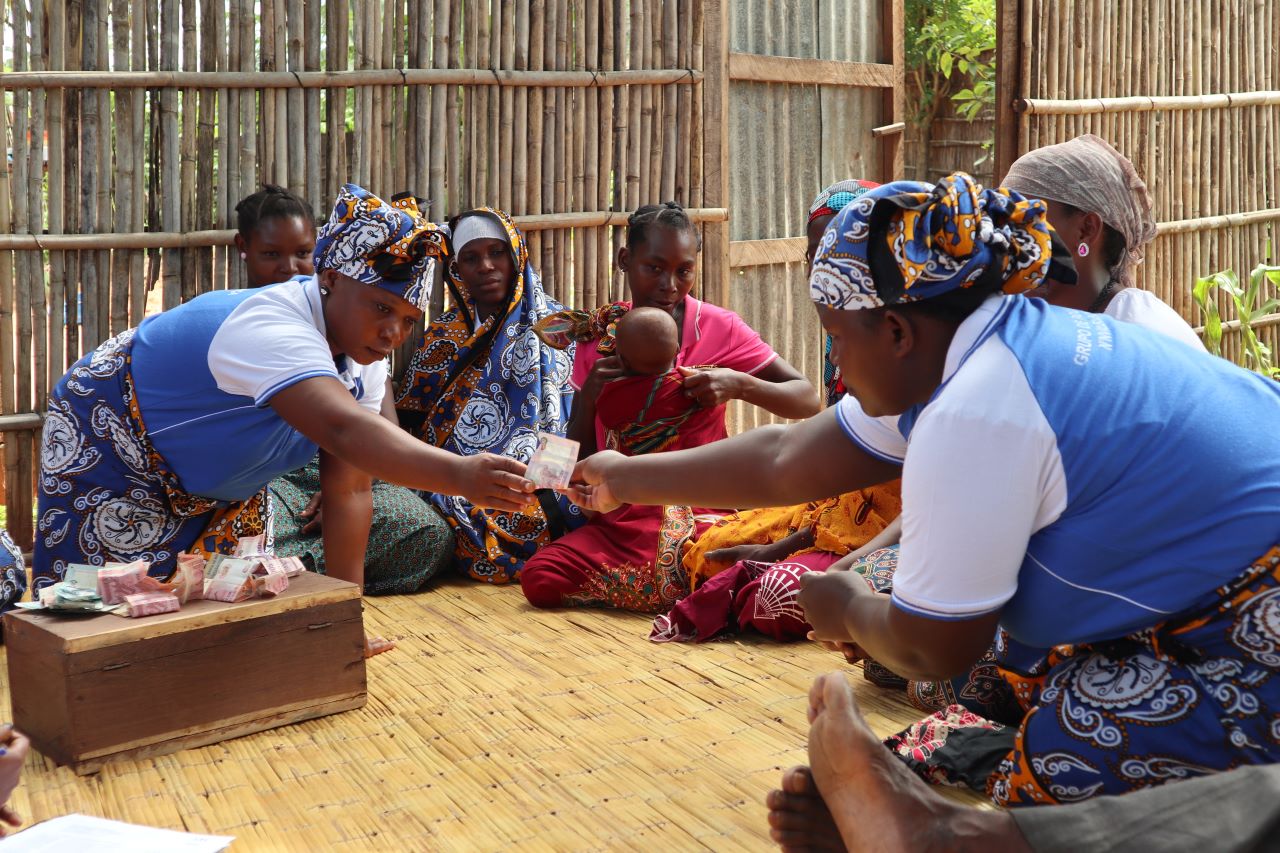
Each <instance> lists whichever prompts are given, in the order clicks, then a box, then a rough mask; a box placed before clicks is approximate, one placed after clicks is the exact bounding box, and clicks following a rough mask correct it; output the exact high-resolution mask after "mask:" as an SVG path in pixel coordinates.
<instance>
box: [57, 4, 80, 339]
mask: <svg viewBox="0 0 1280 853" xmlns="http://www.w3.org/2000/svg"><path fill="white" fill-rule="evenodd" d="M82 10H83V6H82V3H81V0H67V4H66V10H65V11H66V15H65V17H64V18H63V19H62V20H59V21H57V22H56V23H57V24H58V25H59V26H60V27H62V26H64V25H65V33H64V39H63V41H62V53H63V65H64V66H70V67H72V68H79V67H80V65H81V61H82V60H81V41H82V39H81V23H82V18H83V12H82ZM51 23H53V22H51ZM83 94H84V93H83V92H82V91H81V90H79V89H70V90H67V91H66V92H65V93H64V95H65V107H64V119H65V121H66V130H65V140H64V141H65V144H66V148H64V150H63V151H62V152H60V154H61V155H62V156H61V159H62V161H63V163H65V169H63V172H64V181H63V182H62V184H61V185H60V187H59V193H60V195H61V199H62V218H63V222H62V224H63V227H64V228H65V229H66V230H67V231H71V232H77V231H80V230H81V227H80V157H79V153H78V152H79V148H80V147H81V145H82V142H81V138H80V103H81V100H82V97H81V96H82V95H83ZM67 149H71V150H73V151H75V154H74V156H73V155H72V154H70V153H68V151H67ZM50 203H52V198H51V199H50ZM64 268H65V273H66V279H65V286H66V290H65V294H64V298H65V300H66V302H65V304H66V309H65V312H64V314H65V323H66V327H65V328H66V360H67V362H68V363H70V362H74V361H76V360H77V359H78V358H80V352H81V343H80V341H81V317H82V312H81V307H80V298H81V294H82V293H83V289H82V283H81V281H80V256H79V255H78V254H71V255H68V256H65V260H64Z"/></svg>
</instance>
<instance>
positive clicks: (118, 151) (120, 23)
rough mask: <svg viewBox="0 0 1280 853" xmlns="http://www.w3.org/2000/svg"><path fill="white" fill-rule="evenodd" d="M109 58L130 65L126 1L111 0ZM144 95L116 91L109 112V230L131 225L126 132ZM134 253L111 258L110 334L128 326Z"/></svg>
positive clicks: (117, 64) (118, 68)
mask: <svg viewBox="0 0 1280 853" xmlns="http://www.w3.org/2000/svg"><path fill="white" fill-rule="evenodd" d="M111 18H112V24H113V26H112V58H111V67H112V68H113V69H114V70H116V71H126V70H128V68H129V38H130V35H131V34H130V32H129V2H128V0H114V2H113V3H112V4H111ZM139 96H144V93H142V92H117V93H116V103H115V109H114V110H112V112H111V115H112V116H113V117H114V121H113V122H112V124H113V125H114V127H115V132H116V133H115V136H116V139H115V169H114V170H113V172H112V173H111V175H110V176H109V177H110V180H111V181H112V183H114V189H113V191H112V195H113V196H114V198H115V205H114V210H113V219H112V223H111V227H110V229H108V230H111V231H122V230H127V229H131V228H132V227H133V188H134V165H135V161H134V157H133V142H134V141H133V139H132V138H131V137H130V136H129V134H128V129H129V124H130V122H132V120H133V99H134V98H135V97H139ZM133 254H134V253H133V252H129V251H121V252H115V253H114V254H113V255H112V258H111V333H112V334H115V333H116V332H118V331H122V330H124V329H127V328H129V307H130V306H129V301H130V296H131V295H132V292H131V289H130V285H131V283H132V279H131V278H130V277H129V273H130V269H129V262H130V258H131V257H132V256H133Z"/></svg>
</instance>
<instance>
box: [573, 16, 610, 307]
mask: <svg viewBox="0 0 1280 853" xmlns="http://www.w3.org/2000/svg"><path fill="white" fill-rule="evenodd" d="M600 5H601V4H600V0H587V2H586V5H585V8H583V11H582V16H583V17H582V32H583V36H582V59H581V62H582V66H583V67H584V68H587V69H589V70H598V69H599V68H600ZM582 96H583V101H582V103H581V104H580V105H579V106H578V110H579V111H580V112H582V114H583V123H584V126H585V127H584V132H583V151H582V157H583V163H582V167H583V181H582V195H581V197H580V199H579V201H578V204H580V205H582V206H583V207H585V206H586V205H592V206H594V205H595V204H597V201H596V200H597V199H598V198H599V196H600V156H601V147H602V146H601V142H602V141H603V140H605V139H606V138H607V136H606V133H607V131H606V129H605V128H604V126H603V125H602V124H601V122H600V97H601V95H600V93H599V92H584V93H582ZM601 236H602V235H601V230H600V229H599V228H580V229H578V230H577V231H576V232H575V234H574V241H575V243H577V242H578V241H581V247H582V264H581V266H580V268H579V270H580V272H579V274H580V275H581V278H582V302H581V304H580V307H582V308H585V309H588V310H589V309H591V308H594V307H595V306H597V305H598V304H600V297H599V294H600V278H599V276H600V248H601Z"/></svg>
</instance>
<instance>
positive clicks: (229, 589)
mask: <svg viewBox="0 0 1280 853" xmlns="http://www.w3.org/2000/svg"><path fill="white" fill-rule="evenodd" d="M215 560H217V567H216V569H215V570H214V573H213V576H212V577H210V576H209V574H208V570H207V569H206V571H205V583H204V597H205V598H207V599H209V600H211V601H227V602H234V601H244V600H245V599H247V598H249V597H251V596H252V595H253V591H254V581H253V569H254V567H255V566H256V565H257V564H258V561H257V560H251V559H246V558H243V557H223V558H222V559H221V560H218V559H217V556H215V557H214V559H213V560H210V561H209V562H210V564H213V563H214V561H215Z"/></svg>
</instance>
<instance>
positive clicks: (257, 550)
mask: <svg viewBox="0 0 1280 853" xmlns="http://www.w3.org/2000/svg"><path fill="white" fill-rule="evenodd" d="M264 539H265V537H263V536H262V535H258V536H241V537H240V541H239V543H237V544H236V550H235V553H234V554H232V556H233V557H256V556H258V555H259V554H262V553H265V549H264V546H263V541H264Z"/></svg>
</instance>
